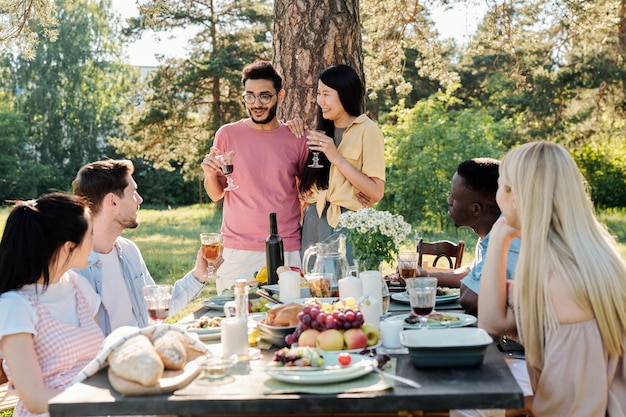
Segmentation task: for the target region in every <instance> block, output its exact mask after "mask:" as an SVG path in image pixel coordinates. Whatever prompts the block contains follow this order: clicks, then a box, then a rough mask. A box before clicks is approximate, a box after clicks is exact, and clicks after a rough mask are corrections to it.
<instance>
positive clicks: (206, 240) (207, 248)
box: [200, 233, 222, 278]
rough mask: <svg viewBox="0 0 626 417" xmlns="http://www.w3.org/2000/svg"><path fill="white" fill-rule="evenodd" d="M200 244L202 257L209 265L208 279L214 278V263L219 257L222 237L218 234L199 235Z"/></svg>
mask: <svg viewBox="0 0 626 417" xmlns="http://www.w3.org/2000/svg"><path fill="white" fill-rule="evenodd" d="M200 243H201V244H202V257H203V258H204V259H206V261H207V263H208V264H209V267H208V268H207V274H208V275H209V277H212V278H215V277H216V273H215V261H217V260H218V259H219V257H220V249H221V248H222V235H221V234H220V233H200Z"/></svg>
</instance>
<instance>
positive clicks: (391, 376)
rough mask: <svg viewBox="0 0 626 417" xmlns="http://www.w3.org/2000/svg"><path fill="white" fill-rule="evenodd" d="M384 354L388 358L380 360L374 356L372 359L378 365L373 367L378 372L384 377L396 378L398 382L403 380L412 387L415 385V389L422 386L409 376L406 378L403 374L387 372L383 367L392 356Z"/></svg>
mask: <svg viewBox="0 0 626 417" xmlns="http://www.w3.org/2000/svg"><path fill="white" fill-rule="evenodd" d="M382 356H386V358H384V359H386V360H379V359H378V358H377V357H373V358H372V360H373V361H374V363H375V364H376V366H374V367H373V369H374V371H376V372H377V373H379V374H380V375H382V376H383V378H389V379H393V380H396V381H398V382H402V383H403V384H405V385H408V386H410V387H413V388H415V389H420V388H422V385H421V384H419V383H417V382H415V381H413V380H412V379H408V378H405V377H403V376H398V375H393V374H388V373H387V372H385V371H383V370H382V369H381V368H382V367H384V366H385V365H386V364H387V362H388V361H389V359H390V357H389V356H387V355H382Z"/></svg>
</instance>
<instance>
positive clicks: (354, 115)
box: [300, 65, 385, 263]
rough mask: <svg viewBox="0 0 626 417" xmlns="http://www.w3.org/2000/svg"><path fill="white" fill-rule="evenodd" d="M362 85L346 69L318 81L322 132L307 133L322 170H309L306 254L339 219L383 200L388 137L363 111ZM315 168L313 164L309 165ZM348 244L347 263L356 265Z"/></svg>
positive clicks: (304, 185)
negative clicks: (345, 214) (386, 138)
mask: <svg viewBox="0 0 626 417" xmlns="http://www.w3.org/2000/svg"><path fill="white" fill-rule="evenodd" d="M363 95H364V94H363V83H362V82H361V79H360V78H359V75H358V74H357V72H356V71H355V70H354V69H353V68H351V67H349V66H347V65H334V66H332V67H329V68H327V69H325V70H324V71H322V73H321V74H320V76H319V81H318V91H317V104H318V106H319V109H318V117H317V129H319V130H323V131H324V132H325V134H324V133H321V132H317V131H312V132H309V133H308V134H307V140H308V145H309V149H310V150H311V151H313V152H320V154H319V157H320V164H321V165H323V168H311V167H309V166H306V167H305V168H304V171H303V172H302V175H301V182H300V192H301V193H302V194H303V195H304V196H305V197H304V198H305V201H306V203H308V204H309V205H308V207H307V208H306V209H305V212H304V218H303V224H302V251H303V252H304V251H305V250H306V249H307V248H308V247H309V246H312V245H315V244H316V243H317V242H321V241H323V240H324V239H326V238H327V237H328V236H330V235H331V234H332V233H333V232H334V229H335V227H336V226H337V223H338V222H339V215H340V214H341V213H342V212H345V211H347V210H358V209H360V208H362V207H364V206H367V205H371V204H373V203H375V202H377V201H379V200H380V199H381V198H382V197H383V194H384V191H385V155H384V138H383V134H382V132H381V131H380V129H379V128H378V126H377V125H376V123H374V122H373V121H372V120H371V119H370V118H369V117H368V116H367V115H365V114H364V113H363V112H362V111H363V108H364V106H363ZM309 165H310V164H309ZM351 252H352V251H351V246H350V245H349V242H348V253H347V256H348V260H349V261H350V262H351V263H352V253H351Z"/></svg>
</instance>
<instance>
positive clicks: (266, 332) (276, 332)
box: [258, 322, 296, 347]
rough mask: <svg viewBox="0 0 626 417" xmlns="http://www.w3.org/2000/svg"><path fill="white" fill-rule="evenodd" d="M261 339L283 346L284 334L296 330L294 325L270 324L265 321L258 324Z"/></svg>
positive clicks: (285, 344)
mask: <svg viewBox="0 0 626 417" xmlns="http://www.w3.org/2000/svg"><path fill="white" fill-rule="evenodd" d="M258 327H259V332H260V336H259V337H260V338H261V340H263V341H265V342H268V343H271V344H272V345H274V346H276V347H285V346H287V342H285V336H287V335H289V334H292V333H293V332H295V331H296V326H270V325H268V324H265V322H259V324H258Z"/></svg>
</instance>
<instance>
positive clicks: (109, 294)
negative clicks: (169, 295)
mask: <svg viewBox="0 0 626 417" xmlns="http://www.w3.org/2000/svg"><path fill="white" fill-rule="evenodd" d="M98 255H99V256H100V262H102V304H103V305H104V307H105V308H106V309H107V311H108V312H109V320H110V323H111V328H112V329H117V328H118V327H122V326H138V323H137V320H136V319H135V315H134V314H133V306H132V303H131V302H130V295H129V294H128V291H127V289H126V283H125V282H124V274H123V273H122V265H121V264H120V260H119V257H118V255H117V249H116V248H115V246H114V247H113V250H112V251H111V252H109V253H107V254H102V253H99V252H98Z"/></svg>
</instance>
